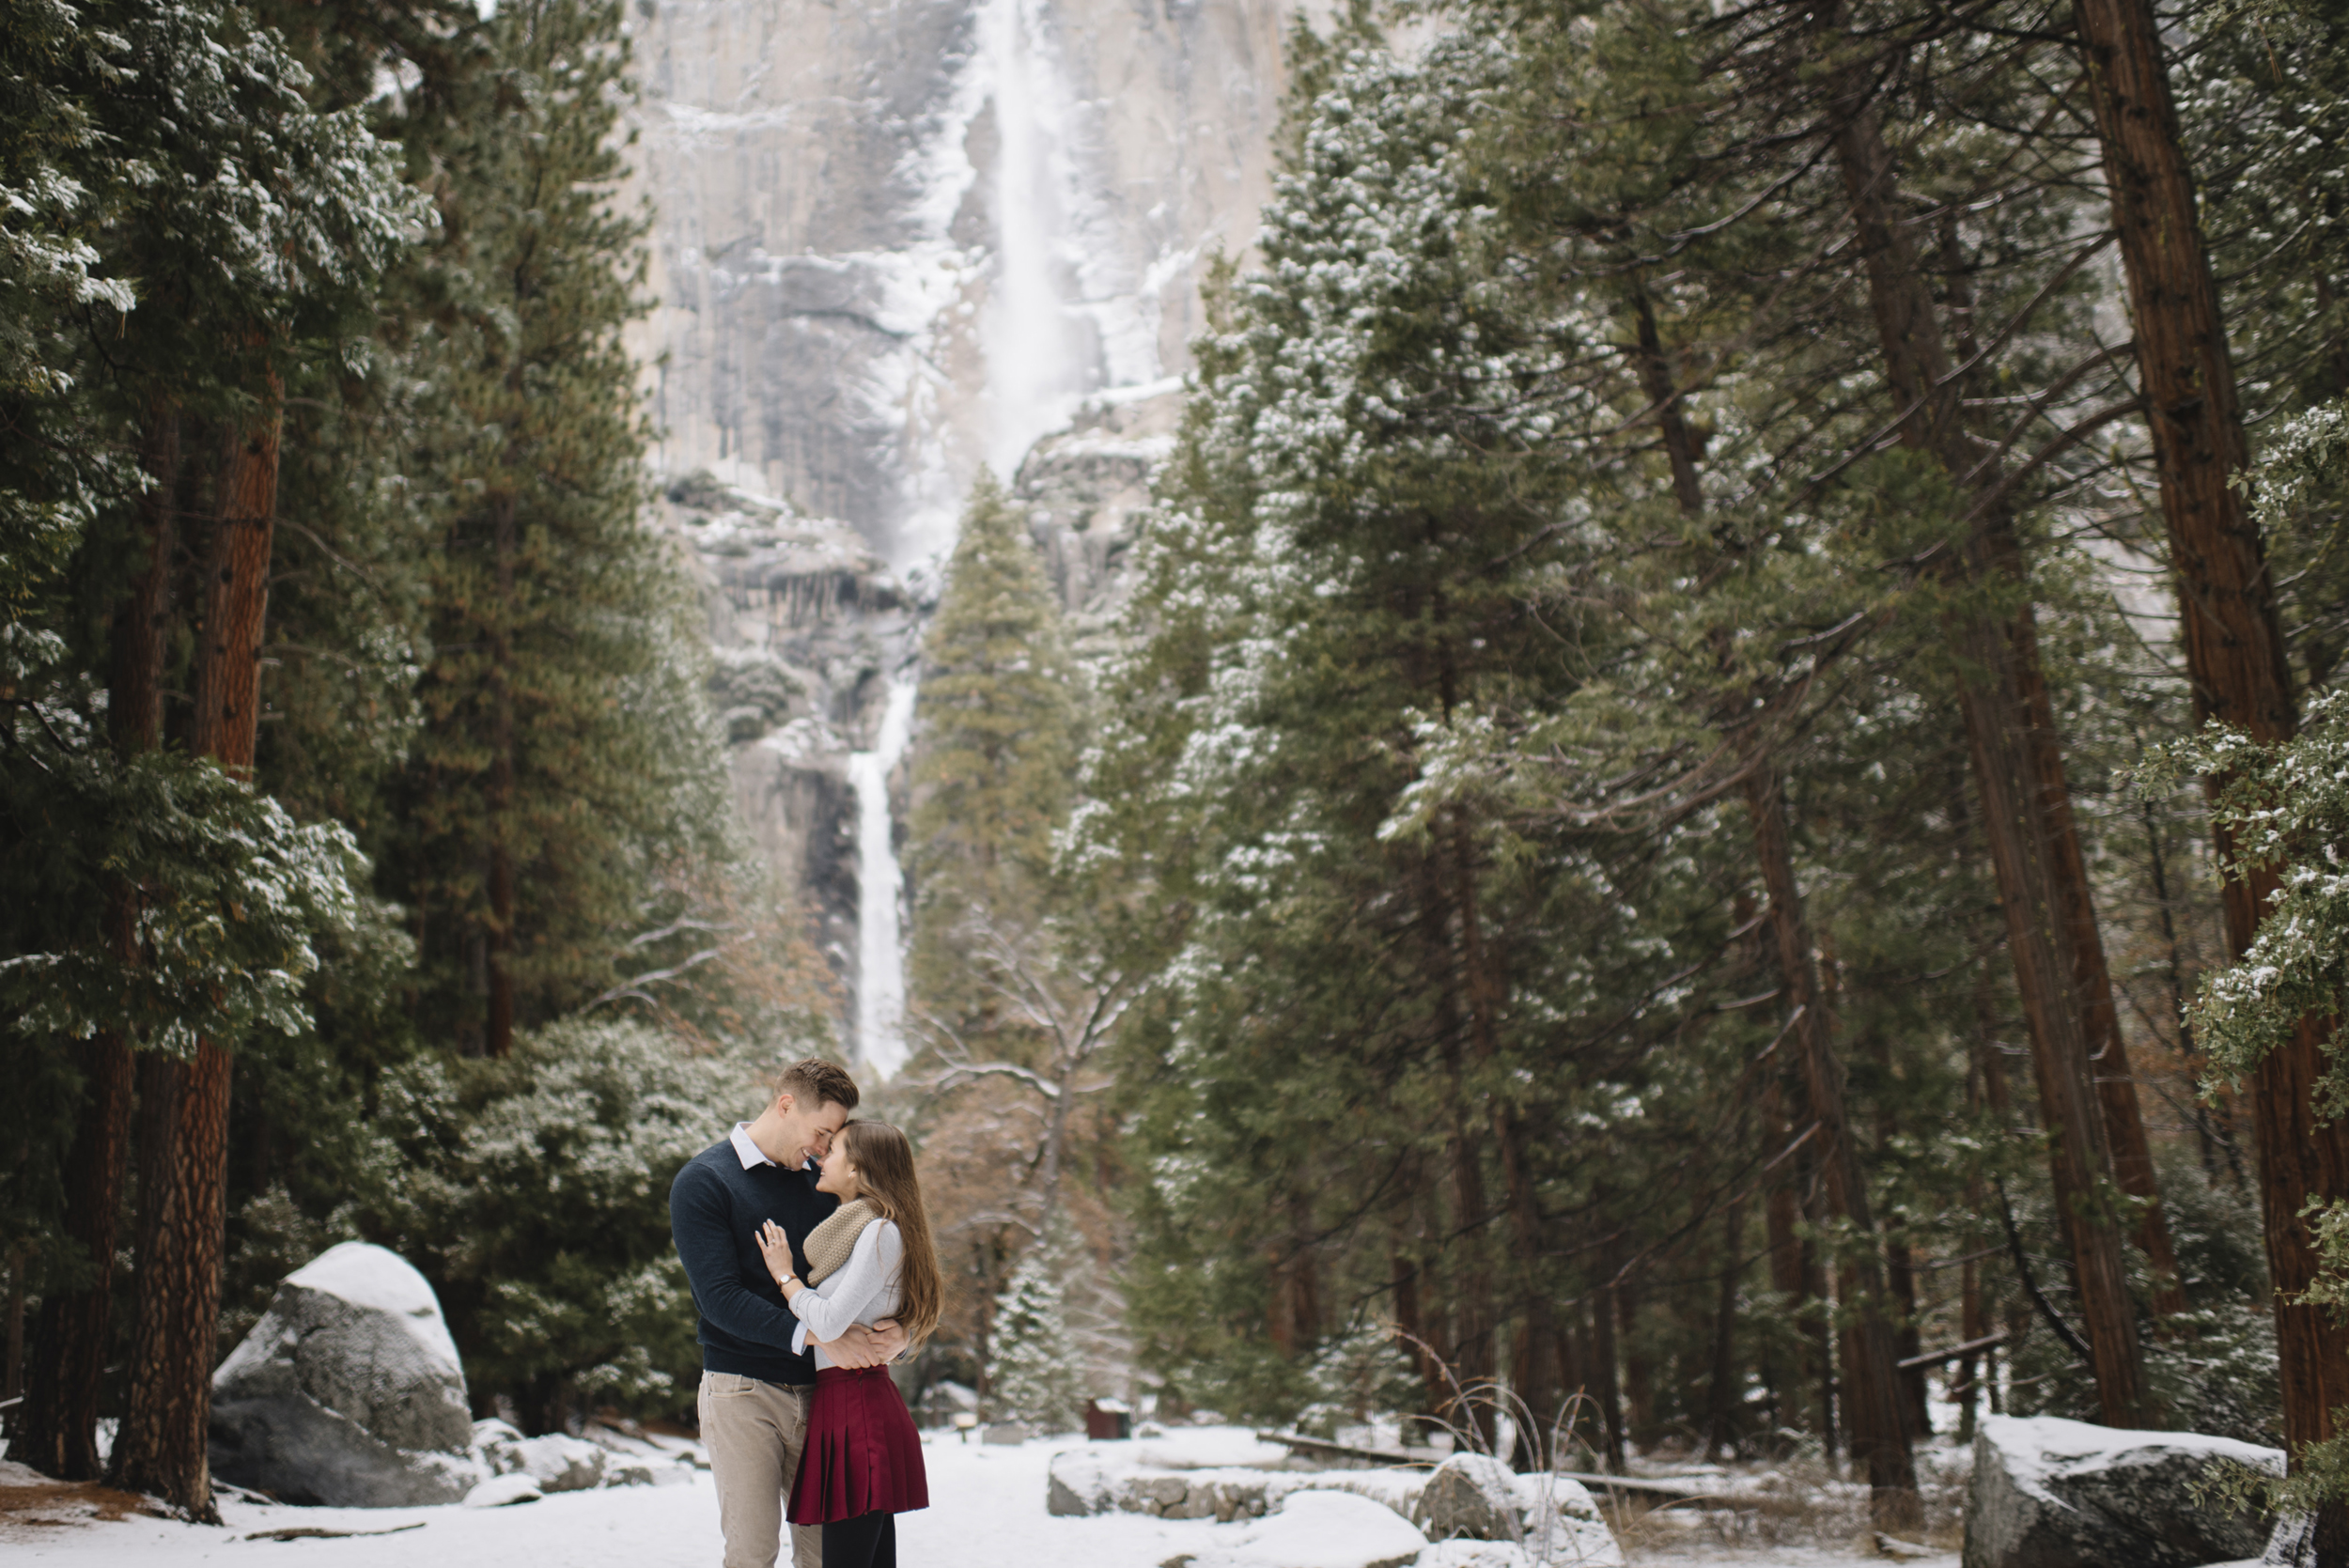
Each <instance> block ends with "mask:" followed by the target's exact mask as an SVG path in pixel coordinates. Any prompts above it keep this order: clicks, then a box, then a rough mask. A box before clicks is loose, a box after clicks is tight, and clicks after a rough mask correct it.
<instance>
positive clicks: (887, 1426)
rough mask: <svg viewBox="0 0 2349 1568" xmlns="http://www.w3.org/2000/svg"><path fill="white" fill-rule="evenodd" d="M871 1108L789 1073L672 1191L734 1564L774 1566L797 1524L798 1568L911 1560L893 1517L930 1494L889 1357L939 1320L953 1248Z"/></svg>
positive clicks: (843, 1081) (707, 1428) (833, 1071)
mask: <svg viewBox="0 0 2349 1568" xmlns="http://www.w3.org/2000/svg"><path fill="white" fill-rule="evenodd" d="M856 1102H857V1088H856V1084H855V1082H854V1080H852V1079H850V1078H849V1077H848V1074H847V1073H846V1072H844V1071H842V1070H841V1069H840V1068H839V1067H838V1066H835V1065H834V1064H833V1063H830V1062H825V1061H822V1060H820V1059H817V1058H813V1057H811V1058H810V1059H808V1060H807V1061H804V1062H799V1063H793V1064H792V1065H790V1066H788V1067H786V1068H785V1069H784V1071H783V1076H782V1077H781V1078H779V1079H776V1081H775V1092H774V1094H773V1097H772V1098H771V1099H770V1100H769V1102H768V1104H767V1106H766V1108H765V1109H764V1110H761V1111H760V1112H759V1113H758V1118H757V1120H755V1121H752V1122H744V1123H738V1124H737V1125H736V1126H735V1129H734V1133H733V1135H732V1136H731V1137H729V1138H726V1139H724V1140H723V1141H720V1142H718V1143H715V1144H713V1145H711V1146H710V1147H709V1148H708V1149H705V1150H703V1151H702V1152H701V1153H700V1154H699V1155H697V1156H695V1157H693V1159H692V1161H691V1162H690V1163H689V1164H688V1165H687V1166H686V1167H685V1169H684V1170H682V1171H680V1172H677V1181H676V1183H675V1184H674V1185H672V1186H671V1187H670V1188H669V1228H670V1232H671V1234H673V1235H674V1236H675V1237H676V1239H677V1257H678V1259H679V1261H681V1262H682V1263H683V1264H684V1265H685V1274H686V1278H687V1279H688V1280H690V1281H692V1286H693V1305H694V1307H695V1308H696V1309H697V1310H698V1311H699V1312H700V1313H701V1333H700V1340H701V1350H702V1382H701V1393H700V1397H699V1399H698V1400H697V1402H696V1405H697V1408H698V1410H699V1412H700V1416H701V1435H702V1443H703V1445H704V1446H705V1447H706V1448H707V1449H708V1451H709V1470H710V1479H711V1480H712V1482H714V1483H716V1486H717V1490H718V1525H719V1529H720V1530H721V1531H722V1532H723V1534H724V1536H725V1568H772V1564H773V1563H774V1560H775V1556H776V1553H777V1550H778V1549H779V1547H780V1545H781V1541H782V1530H783V1523H784V1520H785V1518H786V1514H787V1516H788V1518H789V1519H790V1522H791V1556H792V1561H793V1568H896V1561H897V1538H896V1524H895V1516H896V1515H897V1514H902V1513H906V1512H908V1511H910V1510H912V1509H916V1508H924V1507H926V1506H928V1503H929V1487H928V1482H927V1479H926V1476H925V1474H924V1471H923V1467H922V1442H921V1438H920V1436H919V1435H918V1434H916V1433H915V1431H914V1429H913V1420H912V1418H911V1417H910V1415H908V1414H907V1413H906V1406H905V1401H904V1399H903V1398H901V1397H900V1396H899V1395H898V1393H897V1386H896V1384H895V1383H894V1382H892V1381H891V1379H890V1376H889V1363H890V1361H891V1360H893V1359H894V1358H896V1357H897V1356H899V1355H900V1354H902V1353H903V1352H904V1351H905V1349H906V1348H907V1346H908V1345H910V1344H918V1343H921V1341H922V1340H923V1339H924V1338H925V1337H926V1335H927V1334H928V1333H929V1332H930V1330H931V1329H933V1328H935V1327H937V1326H938V1313H939V1279H938V1255H937V1252H936V1250H935V1249H934V1248H933V1247H932V1245H931V1242H930V1226H929V1218H928V1216H927V1214H926V1213H925V1211H924V1210H923V1207H922V1188H921V1185H920V1183H919V1182H918V1181H917V1179H916V1178H915V1175H914V1170H913V1147H912V1145H911V1144H910V1143H909V1142H907V1141H906V1135H905V1134H904V1133H902V1132H900V1131H898V1130H897V1129H896V1128H895V1127H893V1126H889V1125H888V1124H887V1123H884V1122H854V1121H850V1120H849V1119H848V1113H849V1112H850V1111H852V1110H855V1109H856ZM786 1499H787V1509H786Z"/></svg>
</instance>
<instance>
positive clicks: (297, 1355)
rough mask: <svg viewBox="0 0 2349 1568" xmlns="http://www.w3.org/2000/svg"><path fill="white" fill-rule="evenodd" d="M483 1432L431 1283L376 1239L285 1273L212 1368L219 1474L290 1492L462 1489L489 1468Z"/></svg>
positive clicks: (425, 1496)
mask: <svg viewBox="0 0 2349 1568" xmlns="http://www.w3.org/2000/svg"><path fill="white" fill-rule="evenodd" d="M472 1439H473V1418H472V1416H471V1415H470V1413H469V1412H468V1411H467V1409H466V1405H465V1374H464V1371H463V1368H462V1367H461V1366H460V1365H459V1361H458V1358H457V1345H456V1343H455V1342H454V1341H453V1340H451V1339H450V1338H449V1333H448V1325H447V1324H446V1323H445V1322H444V1321H443V1319H442V1317H441V1304H440V1302H439V1300H438V1299H437V1298H436V1297H435V1296H433V1294H432V1287H431V1286H430V1285H429V1284H428V1283H427V1282H426V1281H425V1278H424V1276H423V1275H421V1274H419V1273H417V1272H416V1271H415V1270H414V1269H413V1268H412V1267H410V1266H409V1265H408V1264H407V1263H406V1262H404V1261H403V1260H401V1259H400V1258H399V1257H398V1256H397V1254H395V1253H392V1252H388V1251H385V1250H383V1249H382V1248H381V1247H370V1246H368V1245H366V1243H365V1242H356V1241H347V1242H345V1243H343V1244H342V1245H341V1246H339V1247H335V1248H333V1249H331V1250H328V1251H326V1252H323V1253H321V1254H319V1257H317V1258H316V1259H314V1260H313V1261H312V1262H311V1263H310V1264H309V1265H306V1266H305V1267H303V1268H302V1269H300V1270H297V1271H296V1272H295V1273H293V1274H290V1275H288V1276H287V1278H286V1280H285V1282H284V1283H282V1284H280V1285H279V1286H278V1287H277V1296H276V1298H275V1299H274V1300H273V1301H272V1302H271V1303H270V1309H269V1311H268V1312H266V1313H264V1314H263V1315H262V1318H261V1321H260V1322H258V1323H257V1324H255V1325H254V1327H253V1331H252V1332H251V1333H250V1334H248V1335H246V1336H245V1338H244V1341H243V1343H241V1344H239V1345H238V1346H237V1348H236V1349H235V1350H233V1351H231V1352H230V1353H229V1356H228V1358H227V1359H226V1361H223V1362H222V1363H221V1365H220V1370H219V1371H218V1372H215V1373H214V1374H212V1418H211V1467H212V1473H213V1474H214V1475H216V1476H218V1477H220V1478H221V1479H222V1480H224V1481H226V1482H229V1483H233V1484H235V1485H239V1486H245V1487H250V1488H252V1489H253V1490H255V1491H259V1492H266V1493H268V1494H270V1495H271V1496H272V1497H275V1498H279V1499H281V1500H283V1501H286V1502H293V1503H312V1504H322V1505H326V1506H330V1507H344V1508H391V1507H400V1506H406V1505H411V1504H417V1503H439V1502H455V1501H458V1500H459V1499H461V1498H463V1497H464V1496H465V1494H466V1493H467V1492H469V1491H471V1490H472V1488H473V1487H474V1485H475V1484H476V1483H479V1482H480V1481H481V1480H482V1479H483V1476H484V1471H483V1469H482V1467H480V1465H479V1464H478V1463H477V1462H476V1461H474V1459H473V1458H472V1457H470V1455H469V1454H468V1452H467V1451H468V1449H469V1448H470V1446H471V1444H472Z"/></svg>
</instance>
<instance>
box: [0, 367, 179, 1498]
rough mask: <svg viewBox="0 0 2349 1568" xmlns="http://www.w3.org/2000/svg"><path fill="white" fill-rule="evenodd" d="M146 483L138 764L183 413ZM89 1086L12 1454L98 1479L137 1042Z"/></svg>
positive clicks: (131, 945) (129, 738) (59, 1472)
mask: <svg viewBox="0 0 2349 1568" xmlns="http://www.w3.org/2000/svg"><path fill="white" fill-rule="evenodd" d="M141 446H142V451H141V455H140V461H141V466H142V467H143V468H144V469H145V470H146V472H147V477H148V491H147V493H146V495H145V496H144V497H142V498H141V500H140V504H139V520H140V534H139V539H138V548H139V550H140V552H141V554H142V556H143V557H144V565H143V566H142V567H141V568H140V570H139V572H138V574H137V575H136V576H135V577H133V578H132V582H131V589H130V592H129V593H128V594H126V595H125V596H124V597H123V598H122V601H121V602H120V603H119V604H117V606H116V607H115V613H114V624H113V626H112V627H111V628H110V629H109V633H108V635H109V641H110V643H111V646H110V648H109V655H110V662H111V666H112V667H111V669H110V670H109V672H108V675H107V693H106V696H107V726H108V731H109V738H110V739H111V740H112V742H113V745H114V750H115V755H116V757H117V760H118V761H120V762H122V763H125V764H127V763H129V762H130V761H131V760H132V758H134V757H136V756H138V755H140V754H142V753H147V752H149V751H152V750H153V749H154V748H155V747H156V745H157V744H158V743H160V741H161V739H162V736H163V642H164V636H163V633H164V627H165V623H166V621H167V619H168V618H169V615H170V612H171V554H172V548H173V535H174V530H173V520H174V513H175V509H176V505H177V502H178V490H179V410H178V408H177V407H175V406H174V405H172V404H170V403H168V402H158V403H157V404H156V405H155V406H154V407H153V408H152V409H150V410H149V411H148V418H147V429H146V433H145V435H144V437H143V439H142V442H141ZM138 907H139V900H138V890H137V889H136V888H134V887H132V885H131V884H130V883H129V882H128V881H127V880H124V879H123V878H121V877H114V878H112V879H111V880H110V883H109V885H108V887H107V889H106V912H105V930H106V937H105V939H106V942H107V944H108V946H109V947H110V948H111V949H112V950H113V955H114V959H115V961H116V962H117V963H118V964H121V965H123V966H125V967H126V968H127V967H130V966H132V965H135V964H137V963H138V962H139V945H138ZM76 1055H77V1056H78V1057H79V1058H80V1061H79V1066H80V1067H81V1072H82V1082H83V1088H84V1094H83V1099H82V1103H81V1109H80V1110H79V1112H78V1115H77V1119H76V1121H75V1123H74V1127H73V1142H72V1144H71V1146H70V1148H69V1150H68V1151H67V1155H66V1163H65V1215H64V1230H65V1234H66V1236H67V1238H68V1239H69V1240H70V1241H71V1243H72V1244H73V1247H74V1249H75V1250H76V1251H78V1252H80V1253H81V1255H82V1256H83V1257H84V1258H85V1259H86V1260H87V1262H88V1265H89V1267H90V1271H91V1272H90V1275H89V1278H88V1280H87V1281H86V1283H84V1284H83V1285H82V1286H80V1287H79V1288H78V1289H73V1290H54V1291H51V1292H49V1293H47V1294H46V1295H44V1296H43V1297H42V1299H41V1304H40V1312H39V1317H38V1318H37V1320H36V1322H35V1324H34V1327H33V1343H35V1345H37V1346H38V1347H39V1353H38V1354H37V1355H36V1356H35V1358H34V1359H33V1364H32V1366H31V1368H30V1369H29V1376H28V1377H27V1379H26V1386H25V1389H24V1404H23V1407H22V1408H21V1409H20V1410H19V1411H18V1420H17V1421H14V1422H12V1423H11V1425H10V1428H9V1443H8V1451H9V1452H10V1453H12V1454H14V1455H15V1456H16V1457H17V1458H19V1459H21V1460H23V1461H24V1462H25V1463H27V1464H30V1465H32V1466H33V1467H35V1468H37V1469H40V1470H45V1471H47V1472H48V1473H49V1474H51V1475H54V1476H57V1477H60V1478H62V1479H64V1480H67V1481H95V1480H97V1479H98V1477H99V1476H100V1475H101V1474H102V1473H103V1471H104V1464H103V1462H102V1461H101V1459H100V1458H99V1454H98V1405H99V1389H100V1384H101V1379H102V1376H103V1374H104V1369H105V1361H106V1349H107V1345H108V1343H109V1341H110V1338H111V1336H112V1332H113V1304H114V1267H115V1228H116V1224H117V1216H118V1215H119V1214H120V1212H121V1208H122V1188H123V1182H124V1180H125V1178H126V1176H127V1175H128V1173H129V1169H130V1155H131V1105H132V1076H133V1075H132V1061H131V1042H130V1040H129V1039H128V1038H127V1037H126V1036H124V1035H123V1034H122V1033H121V1032H119V1031H115V1030H104V1031H101V1032H99V1033H97V1034H96V1035H94V1036H92V1037H91V1038H90V1039H89V1040H88V1041H86V1043H84V1044H82V1045H81V1046H79V1047H77V1048H76Z"/></svg>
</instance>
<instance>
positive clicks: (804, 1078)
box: [775, 1056, 856, 1110]
mask: <svg viewBox="0 0 2349 1568" xmlns="http://www.w3.org/2000/svg"><path fill="white" fill-rule="evenodd" d="M775 1093H776V1094H788V1095H790V1096H791V1098H792V1100H793V1102H794V1103H795V1104H798V1105H801V1106H802V1107H804V1108H805V1109H807V1110H822V1109H823V1108H824V1107H826V1106H828V1105H836V1106H838V1107H839V1108H840V1109H841V1110H855V1109H856V1079H852V1078H850V1077H849V1076H848V1069H847V1068H846V1067H843V1066H841V1065H840V1063H837V1062H827V1061H825V1060H824V1059H823V1058H822V1057H820V1056H811V1057H808V1058H807V1059H806V1060H804V1061H801V1062H794V1063H791V1065H789V1066H788V1067H786V1068H785V1069H784V1070H783V1074H782V1076H781V1077H779V1078H777V1079H775Z"/></svg>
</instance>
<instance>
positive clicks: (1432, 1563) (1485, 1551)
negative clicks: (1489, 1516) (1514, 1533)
mask: <svg viewBox="0 0 2349 1568" xmlns="http://www.w3.org/2000/svg"><path fill="white" fill-rule="evenodd" d="M1412 1568H1536V1565H1535V1563H1534V1561H1533V1559H1532V1557H1530V1556H1528V1555H1527V1553H1526V1550H1525V1548H1524V1547H1523V1546H1520V1545H1517V1544H1515V1543H1514V1542H1509V1541H1465V1540H1463V1541H1439V1542H1437V1543H1436V1544H1435V1545H1432V1546H1430V1547H1428V1548H1427V1549H1426V1550H1425V1551H1423V1552H1422V1553H1420V1554H1419V1556H1418V1558H1417V1559H1415V1560H1414V1561H1413V1563H1412Z"/></svg>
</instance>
